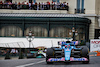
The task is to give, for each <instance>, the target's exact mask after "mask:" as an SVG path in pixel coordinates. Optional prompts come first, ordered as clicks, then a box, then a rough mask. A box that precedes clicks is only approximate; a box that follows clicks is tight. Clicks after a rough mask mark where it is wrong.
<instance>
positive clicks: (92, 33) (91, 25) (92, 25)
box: [87, 17, 95, 39]
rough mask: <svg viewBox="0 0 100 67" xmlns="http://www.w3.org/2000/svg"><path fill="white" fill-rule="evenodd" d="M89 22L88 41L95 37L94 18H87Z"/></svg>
mask: <svg viewBox="0 0 100 67" xmlns="http://www.w3.org/2000/svg"><path fill="white" fill-rule="evenodd" d="M87 18H89V19H90V20H91V24H90V27H89V39H94V35H95V17H87Z"/></svg>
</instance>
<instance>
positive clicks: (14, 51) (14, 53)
mask: <svg viewBox="0 0 100 67" xmlns="http://www.w3.org/2000/svg"><path fill="white" fill-rule="evenodd" d="M10 53H11V54H12V56H16V55H17V54H18V50H16V49H11V52H10Z"/></svg>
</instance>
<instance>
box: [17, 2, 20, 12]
mask: <svg viewBox="0 0 100 67" xmlns="http://www.w3.org/2000/svg"><path fill="white" fill-rule="evenodd" d="M17 9H18V10H19V9H20V2H19V3H18V8H17Z"/></svg>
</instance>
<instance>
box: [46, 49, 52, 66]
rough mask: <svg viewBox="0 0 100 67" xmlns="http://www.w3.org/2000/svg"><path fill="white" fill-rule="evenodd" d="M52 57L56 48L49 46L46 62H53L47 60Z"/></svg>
mask: <svg viewBox="0 0 100 67" xmlns="http://www.w3.org/2000/svg"><path fill="white" fill-rule="evenodd" d="M52 57H54V50H53V49H52V48H48V49H47V52H46V63H47V64H52V63H53V62H48V61H47V60H48V59H49V58H52Z"/></svg>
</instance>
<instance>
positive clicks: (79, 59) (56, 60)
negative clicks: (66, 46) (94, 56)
mask: <svg viewBox="0 0 100 67" xmlns="http://www.w3.org/2000/svg"><path fill="white" fill-rule="evenodd" d="M58 61H65V57H62V58H49V59H48V60H47V62H58ZM68 61H89V60H88V59H87V58H85V57H82V58H74V57H70V60H68Z"/></svg>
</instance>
